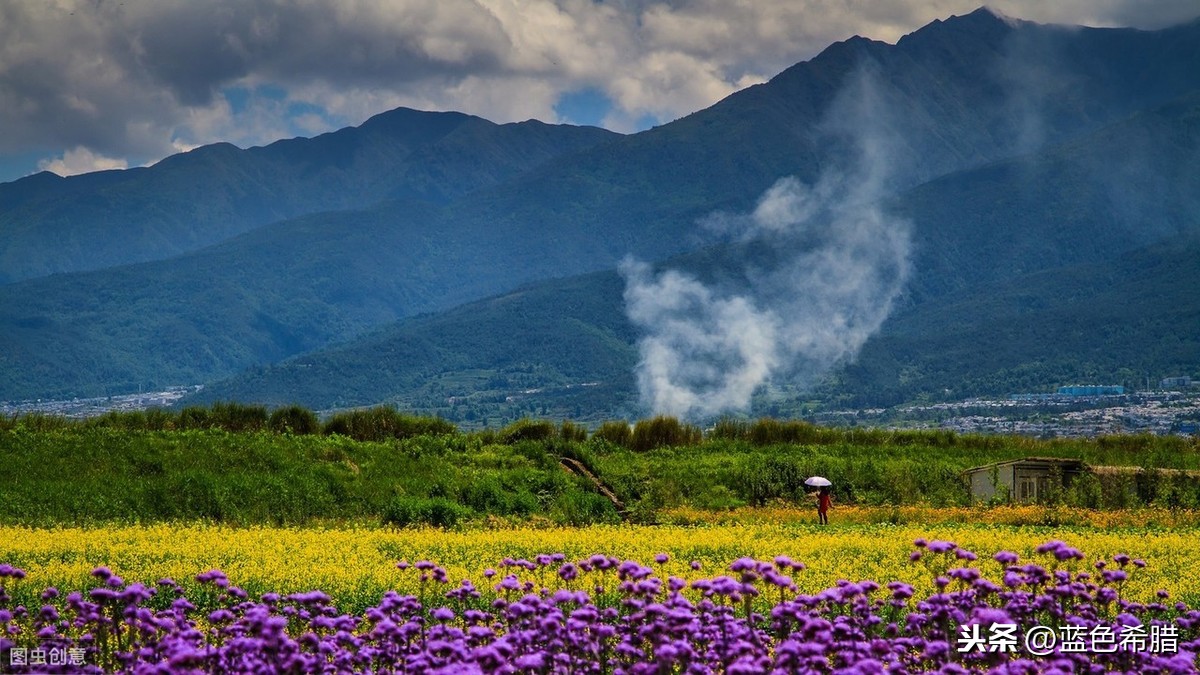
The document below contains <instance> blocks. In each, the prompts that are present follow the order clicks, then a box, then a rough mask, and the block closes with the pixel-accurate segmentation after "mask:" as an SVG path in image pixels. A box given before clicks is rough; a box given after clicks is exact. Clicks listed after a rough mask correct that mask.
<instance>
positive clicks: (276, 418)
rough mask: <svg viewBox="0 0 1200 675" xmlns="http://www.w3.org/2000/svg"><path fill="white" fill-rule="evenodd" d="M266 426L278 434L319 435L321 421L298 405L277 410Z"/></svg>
mask: <svg viewBox="0 0 1200 675" xmlns="http://www.w3.org/2000/svg"><path fill="white" fill-rule="evenodd" d="M267 426H269V427H270V428H271V431H274V432H275V433H280V434H319V433H321V421H320V420H318V419H317V415H316V413H314V412H313V411H311V410H309V409H308V408H303V407H301V406H298V405H291V406H288V407H286V408H279V409H277V410H275V411H274V412H272V413H271V417H270V419H269V420H268V421H267Z"/></svg>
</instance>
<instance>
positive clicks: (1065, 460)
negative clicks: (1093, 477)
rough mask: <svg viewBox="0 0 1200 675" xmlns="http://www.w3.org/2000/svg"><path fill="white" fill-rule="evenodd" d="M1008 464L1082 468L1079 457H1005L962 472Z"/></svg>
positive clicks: (1081, 461)
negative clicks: (1001, 460) (999, 460)
mask: <svg viewBox="0 0 1200 675" xmlns="http://www.w3.org/2000/svg"><path fill="white" fill-rule="evenodd" d="M1010 464H1050V465H1057V466H1061V467H1071V468H1075V469H1083V468H1084V464H1083V460H1081V459H1071V458H1069V457H1022V458H1020V459H1006V460H1004V461H1003V462H992V463H991V464H984V465H982V466H973V467H971V468H969V469H963V473H975V472H976V471H984V470H990V469H992V468H993V467H1001V466H1008V465H1010Z"/></svg>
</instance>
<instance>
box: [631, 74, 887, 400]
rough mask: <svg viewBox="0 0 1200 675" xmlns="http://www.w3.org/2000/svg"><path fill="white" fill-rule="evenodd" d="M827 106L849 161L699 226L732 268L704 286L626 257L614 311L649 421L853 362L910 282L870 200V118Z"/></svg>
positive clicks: (876, 180)
mask: <svg viewBox="0 0 1200 675" xmlns="http://www.w3.org/2000/svg"><path fill="white" fill-rule="evenodd" d="M848 96H849V97H850V98H849V99H846V97H843V102H845V101H846V100H849V101H851V104H850V109H851V110H852V111H860V112H861V113H862V114H860V115H858V116H857V118H858V119H859V120H866V119H868V118H869V116H870V115H871V113H873V112H874V111H877V110H879V109H880V108H881V107H882V106H879V105H878V101H877V99H876V96H875V88H874V86H873V84H872V81H871V79H870V78H869V77H867V76H863V77H860V78H858V80H857V83H856V86H854V87H852V88H851V89H849V90H848ZM844 108H845V105H843V106H840V107H839V108H838V110H839V117H838V119H837V123H836V124H837V127H838V130H839V131H842V132H844V131H845V130H846V129H847V127H846V125H849V126H851V127H856V128H855V131H854V134H853V136H852V139H853V141H854V144H855V145H856V146H857V150H858V153H857V164H858V166H856V167H854V169H855V170H854V171H852V172H849V173H835V172H829V173H827V174H825V175H823V176H822V177H821V179H820V180H818V181H817V182H816V184H814V185H805V184H804V183H802V182H801V181H799V180H797V179H796V178H793V177H786V178H781V179H780V180H778V181H777V182H776V183H775V184H774V185H773V186H771V187H770V188H769V189H768V190H767V191H766V192H765V193H763V195H762V196H761V197H760V198H759V200H758V203H757V205H756V207H755V209H754V211H753V212H752V213H751V214H749V215H740V216H730V215H717V216H714V217H712V218H709V219H708V220H707V222H706V223H705V225H706V226H707V227H708V228H709V229H711V230H717V231H720V232H721V233H722V234H725V235H727V236H731V238H732V240H733V241H732V243H730V244H728V246H731V247H736V248H737V249H738V250H739V251H741V253H738V254H729V255H726V256H724V258H725V259H728V260H733V261H735V262H734V263H733V265H734V266H735V267H736V268H737V269H733V270H729V269H726V270H721V271H720V272H721V273H720V274H718V275H717V276H719V277H722V278H729V279H735V280H736V281H730V282H723V283H705V282H703V281H701V280H700V279H699V278H697V277H696V276H695V275H692V274H688V273H685V272H681V271H678V270H665V271H661V272H658V273H655V271H654V270H653V269H652V268H651V267H650V266H649V265H647V264H645V263H641V262H637V261H635V260H633V259H631V258H627V259H626V261H625V262H624V263H623V264H622V266H621V273H622V275H623V276H624V277H625V309H626V313H627V314H628V316H629V318H630V320H631V321H632V322H633V323H634V325H636V326H638V327H639V328H640V329H641V331H642V332H643V337H642V338H641V340H640V341H639V343H638V349H639V351H640V355H641V360H640V362H639V363H638V367H637V381H638V388H639V391H640V394H641V399H642V403H643V404H644V405H646V406H648V407H649V408H651V409H652V410H653V411H654V412H655V413H662V414H670V415H677V416H682V417H698V416H700V417H703V416H709V415H714V414H717V413H720V412H722V411H726V410H744V409H746V408H748V407H749V405H750V401H751V397H752V395H753V394H754V393H755V392H756V391H758V390H759V389H760V388H761V387H763V386H764V385H766V384H768V383H770V382H771V381H772V380H774V379H777V378H787V380H788V381H789V382H791V383H794V384H800V385H802V386H807V385H811V384H813V383H814V381H815V379H816V378H818V377H819V376H821V375H822V374H824V373H826V372H828V371H829V370H830V369H831V368H833V367H834V366H835V365H837V364H839V363H841V362H844V361H846V360H848V359H852V358H854V356H855V355H856V354H857V353H858V350H859V349H860V348H861V347H862V345H863V344H864V343H865V342H866V341H867V339H868V338H870V337H871V335H873V334H874V333H875V332H876V331H877V330H878V329H879V327H880V325H882V324H883V322H884V320H885V319H886V318H887V316H888V314H889V313H890V312H891V309H892V306H893V304H894V302H895V300H896V298H897V297H898V296H899V295H900V292H901V291H902V290H903V287H904V283H905V281H906V280H907V278H908V274H909V249H910V235H909V229H910V228H909V226H908V223H907V222H905V221H903V220H901V219H897V218H891V217H888V216H887V215H886V214H885V213H884V212H883V210H882V209H881V207H880V206H879V205H878V201H879V198H880V197H881V196H882V194H883V186H884V185H885V183H886V179H887V176H888V175H889V172H890V171H891V170H892V169H893V167H894V163H893V162H891V161H890V160H891V158H892V156H893V154H894V153H891V152H889V148H890V144H889V143H887V142H886V141H887V139H886V134H884V133H881V132H880V131H879V130H880V129H881V128H882V126H881V125H878V124H861V125H859V124H856V123H855V122H854V121H853V120H854V119H855V118H856V116H855V115H847V114H845V113H846V110H844Z"/></svg>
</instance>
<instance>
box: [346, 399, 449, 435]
mask: <svg viewBox="0 0 1200 675" xmlns="http://www.w3.org/2000/svg"><path fill="white" fill-rule="evenodd" d="M323 431H324V432H325V434H327V435H329V434H339V435H342V436H347V437H349V438H353V439H354V440H356V441H386V440H389V439H394V438H395V439H404V438H413V437H415V436H445V435H450V434H456V433H458V427H456V426H454V424H453V423H451V422H447V421H446V420H444V419H441V418H439V417H416V416H413V415H403V414H401V413H399V412H397V411H396V409H395V408H393V407H391V406H378V407H375V408H371V409H369V410H351V411H349V412H344V413H338V414H336V415H334V416H333V417H331V418H330V419H329V421H328V422H326V423H325V428H324V430H323Z"/></svg>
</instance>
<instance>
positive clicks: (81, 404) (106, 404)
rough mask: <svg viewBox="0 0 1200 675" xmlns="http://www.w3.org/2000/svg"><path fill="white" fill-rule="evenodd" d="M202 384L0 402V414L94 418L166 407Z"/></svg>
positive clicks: (10, 415)
mask: <svg viewBox="0 0 1200 675" xmlns="http://www.w3.org/2000/svg"><path fill="white" fill-rule="evenodd" d="M203 388H204V385H202V384H197V385H191V386H186V387H185V386H178V387H168V388H167V389H164V390H162V391H151V392H138V393H136V394H122V395H120V396H97V397H95V398H69V399H59V400H50V399H40V398H39V399H30V400H26V401H0V415H4V416H6V417H13V416H16V415H32V414H42V415H58V416H61V417H68V418H71V419H84V418H88V417H96V416H97V415H103V414H105V413H108V412H126V411H132V410H148V409H150V408H166V407H169V406H172V405H174V404H175V403H176V402H177V401H179V400H180V399H181V398H183V397H184V396H187V395H188V394H192V393H195V392H197V391H200V390H201V389H203Z"/></svg>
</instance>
